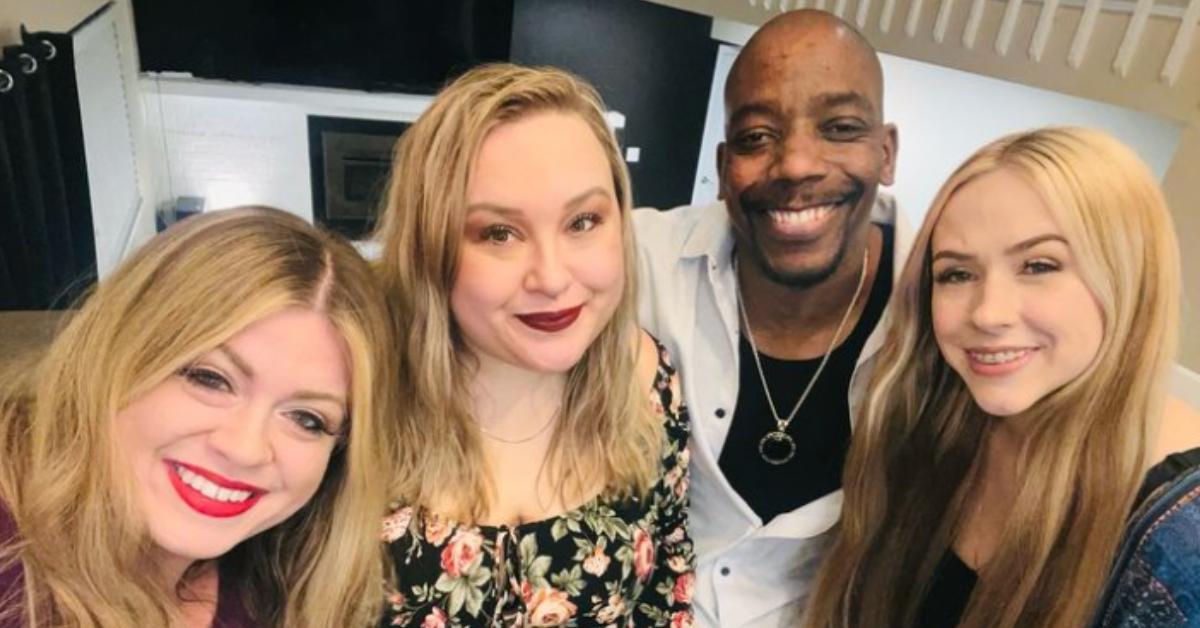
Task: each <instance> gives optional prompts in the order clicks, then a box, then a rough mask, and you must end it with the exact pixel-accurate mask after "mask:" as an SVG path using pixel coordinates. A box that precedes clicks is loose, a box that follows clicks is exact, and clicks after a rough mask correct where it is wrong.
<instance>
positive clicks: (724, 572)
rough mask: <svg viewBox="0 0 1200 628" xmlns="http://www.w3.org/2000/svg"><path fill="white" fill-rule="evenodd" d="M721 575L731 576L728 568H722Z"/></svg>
mask: <svg viewBox="0 0 1200 628" xmlns="http://www.w3.org/2000/svg"><path fill="white" fill-rule="evenodd" d="M721 575H722V576H728V575H729V568H728V567H722V568H721Z"/></svg>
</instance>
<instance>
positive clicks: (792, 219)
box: [767, 205, 836, 225]
mask: <svg viewBox="0 0 1200 628" xmlns="http://www.w3.org/2000/svg"><path fill="white" fill-rule="evenodd" d="M834 207H836V205H820V206H818V207H809V208H808V209H802V210H800V211H790V210H785V211H768V212H767V215H768V216H770V217H771V220H772V221H774V222H777V223H780V224H784V225H802V224H805V223H809V222H813V221H815V220H820V219H822V218H824V217H826V216H828V215H829V213H830V212H832V211H833V208H834Z"/></svg>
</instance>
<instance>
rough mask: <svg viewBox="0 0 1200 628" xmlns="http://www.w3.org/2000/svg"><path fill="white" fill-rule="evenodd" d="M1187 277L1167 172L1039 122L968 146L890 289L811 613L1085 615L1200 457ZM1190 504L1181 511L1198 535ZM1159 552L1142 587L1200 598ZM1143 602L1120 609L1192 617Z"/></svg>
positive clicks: (861, 621)
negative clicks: (1173, 369)
mask: <svg viewBox="0 0 1200 628" xmlns="http://www.w3.org/2000/svg"><path fill="white" fill-rule="evenodd" d="M1179 273H1180V270H1179V254H1178V250H1177V244H1176V241H1175V236H1174V233H1173V231H1172V228H1171V222H1170V217H1169V214H1168V211H1167V208H1166V206H1165V203H1164V201H1163V198H1162V195H1161V193H1160V191H1159V190H1158V188H1157V185H1156V183H1155V179H1154V177H1153V176H1152V175H1151V174H1150V172H1149V171H1148V169H1147V168H1146V167H1145V165H1143V164H1142V163H1141V162H1140V161H1139V160H1138V159H1137V157H1136V156H1135V155H1134V154H1133V153H1132V151H1130V150H1129V149H1128V148H1126V147H1124V146H1123V145H1121V144H1119V143H1118V142H1117V141H1116V140H1113V139H1112V138H1110V137H1108V136H1106V135H1103V134H1101V133H1099V132H1096V131H1089V130H1083V129H1072V128H1064V129H1042V130H1037V131H1032V132H1028V133H1020V134H1016V135H1011V136H1008V137H1005V138H1002V139H1000V140H997V141H996V142H994V143H992V144H990V145H988V146H986V147H984V148H983V149H981V150H980V151H979V152H977V153H976V154H975V155H973V156H972V157H971V158H969V159H968V160H967V161H966V163H964V164H963V165H962V166H961V167H960V168H959V169H958V170H957V171H956V172H955V173H954V174H953V175H952V176H951V177H950V180H949V181H948V182H947V183H946V184H945V185H944V186H943V187H942V190H941V192H940V193H939V195H938V196H937V198H936V200H935V201H934V203H933V206H932V208H931V210H930V212H929V214H928V216H927V217H926V219H925V223H924V226H923V227H922V229H921V231H920V233H919V234H918V237H917V241H916V244H915V246H914V248H913V253H912V255H911V256H910V257H909V260H908V263H907V265H906V266H905V268H904V272H903V274H902V276H901V280H900V282H899V283H898V285H897V287H896V291H895V293H894V294H895V296H894V299H895V300H894V303H893V306H894V308H895V309H894V312H895V314H894V319H893V327H892V328H891V331H890V334H889V337H888V341H887V344H886V346H885V348H884V349H883V351H882V354H881V355H882V359H881V360H880V362H879V363H880V364H881V365H886V366H883V367H881V368H880V369H879V370H878V371H877V373H876V375H875V376H874V379H873V381H872V387H871V391H870V394H869V395H868V398H867V403H866V408H865V412H864V413H863V415H862V417H861V420H860V422H859V423H858V425H857V426H856V432H855V434H854V438H853V445H852V447H851V452H850V456H849V459H848V462H847V469H846V478H845V487H846V502H845V507H844V512H843V520H842V528H841V532H840V537H839V538H838V540H837V542H836V544H835V546H834V548H833V550H832V552H831V554H830V555H829V557H828V558H827V560H826V563H825V564H824V566H823V568H822V571H821V574H820V577H819V583H818V586H817V588H816V589H815V592H814V594H813V596H812V597H811V598H810V604H809V608H808V617H807V625H808V626H816V627H821V628H828V627H831V626H832V627H838V628H842V627H849V626H856V627H857V626H864V627H865V626H871V627H875V626H921V627H933V628H936V627H939V626H971V627H976V626H989V627H992V626H996V627H1021V628H1039V627H1045V628H1051V627H1062V626H1085V625H1088V623H1089V621H1090V620H1091V618H1092V617H1093V616H1094V615H1095V614H1096V611H1097V605H1098V600H1099V598H1100V596H1101V591H1102V589H1104V587H1105V585H1106V583H1107V582H1108V581H1110V580H1112V579H1114V578H1122V577H1123V575H1122V574H1114V573H1113V569H1112V565H1113V564H1114V558H1115V555H1116V553H1117V548H1118V545H1119V543H1120V542H1121V540H1122V537H1123V535H1125V534H1127V532H1126V530H1127V522H1128V521H1129V520H1130V515H1131V513H1132V512H1133V511H1134V510H1135V509H1136V508H1138V507H1139V506H1140V504H1139V502H1140V501H1141V500H1142V499H1143V498H1144V496H1145V494H1147V493H1150V492H1151V491H1153V490H1155V489H1156V488H1157V486H1158V485H1160V484H1170V482H1171V481H1172V478H1174V477H1177V476H1180V475H1187V473H1189V471H1188V469H1191V468H1197V465H1200V449H1196V448H1197V447H1198V446H1200V416H1197V414H1196V413H1195V411H1194V410H1192V409H1189V408H1187V407H1186V406H1184V405H1183V404H1182V403H1179V402H1174V401H1172V402H1168V401H1166V398H1165V393H1164V384H1165V382H1166V380H1167V369H1168V367H1169V365H1170V364H1171V360H1172V358H1173V356H1174V349H1175V344H1174V343H1175V340H1176V327H1177V322H1178V315H1179V295H1180V276H1179ZM1139 489H1141V490H1142V491H1143V493H1142V495H1141V496H1139ZM1197 505H1198V504H1196V503H1192V504H1190V505H1189V506H1188V508H1191V509H1192V513H1193V515H1191V516H1192V519H1190V520H1185V519H1178V520H1176V523H1178V524H1180V525H1183V526H1190V530H1191V531H1190V533H1189V534H1190V538H1191V539H1193V541H1192V543H1193V547H1194V539H1196V538H1200V517H1197V516H1196V515H1195V514H1194V513H1195V512H1196V506H1197ZM1185 536H1186V535H1185ZM1180 538H1183V537H1180ZM1176 547H1177V548H1178V549H1180V550H1181V551H1180V553H1179V554H1180V555H1179V556H1178V558H1180V559H1183V560H1184V561H1185V562H1186V561H1188V560H1190V561H1191V563H1192V564H1193V565H1195V564H1196V563H1197V560H1196V558H1195V557H1193V558H1191V559H1188V558H1187V554H1186V552H1185V551H1183V550H1184V549H1185V548H1186V547H1187V545H1186V544H1182V543H1180V544H1177V545H1176ZM1193 553H1194V552H1193ZM1168 558H1172V557H1168ZM1161 565H1162V566H1165V567H1167V571H1164V572H1161V573H1158V574H1157V576H1158V577H1160V578H1161V580H1160V581H1159V583H1158V586H1157V589H1156V592H1155V595H1158V598H1153V597H1147V598H1145V599H1146V600H1148V601H1149V600H1162V599H1166V600H1170V598H1172V597H1175V598H1176V599H1177V600H1178V601H1180V602H1181V606H1180V608H1183V606H1182V603H1183V602H1186V601H1187V600H1189V599H1190V600H1192V601H1193V603H1192V608H1193V611H1192V612H1196V610H1200V609H1195V603H1194V602H1195V600H1197V599H1198V597H1200V581H1197V580H1195V579H1193V580H1192V581H1191V583H1190V584H1189V583H1188V581H1187V579H1186V578H1183V579H1180V578H1178V577H1175V578H1172V577H1171V576H1170V573H1169V571H1170V568H1171V567H1170V566H1169V565H1167V564H1166V563H1161ZM1145 566H1146V565H1143V567H1145ZM1151 567H1153V565H1151ZM1151 571H1153V569H1151ZM1172 587H1174V590H1172ZM1150 588H1151V587H1147V592H1149V589H1150ZM1143 611H1145V609H1143V610H1141V611H1139V610H1134V609H1129V608H1126V609H1125V610H1124V611H1121V612H1126V613H1129V617H1136V618H1139V619H1140V620H1141V621H1142V622H1143V623H1136V622H1135V623H1131V624H1128V625H1155V626H1158V625H1192V624H1191V623H1186V622H1187V621H1191V622H1195V621H1197V617H1196V616H1194V615H1193V616H1192V617H1191V618H1190V619H1185V620H1184V623H1178V624H1176V623H1166V624H1164V623H1155V622H1154V621H1151V622H1150V623H1145V622H1146V621H1148V620H1147V617H1149V615H1138V613H1141V612H1143ZM1111 619H1112V617H1111V616H1110V620H1111ZM1131 621H1133V620H1131ZM1106 625H1107V624H1106ZM1123 625H1124V624H1123Z"/></svg>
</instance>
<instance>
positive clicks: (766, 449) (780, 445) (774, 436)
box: [758, 430, 796, 465]
mask: <svg viewBox="0 0 1200 628" xmlns="http://www.w3.org/2000/svg"><path fill="white" fill-rule="evenodd" d="M758 455H760V456H762V459H763V460H765V461H767V463H769V464H773V465H781V464H784V463H785V462H787V461H788V460H791V459H792V456H795V455H796V441H794V440H792V437H791V436H788V434H787V432H781V431H779V430H774V431H771V432H767V435H766V436H763V437H762V440H760V441H758Z"/></svg>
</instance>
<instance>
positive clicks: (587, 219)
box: [571, 212, 600, 233]
mask: <svg viewBox="0 0 1200 628" xmlns="http://www.w3.org/2000/svg"><path fill="white" fill-rule="evenodd" d="M599 224H600V215H599V214H595V213H591V212H588V213H586V214H580V215H579V216H576V217H575V220H572V221H571V231H577V232H580V233H582V232H586V231H591V230H592V229H595V228H596V225H599Z"/></svg>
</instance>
